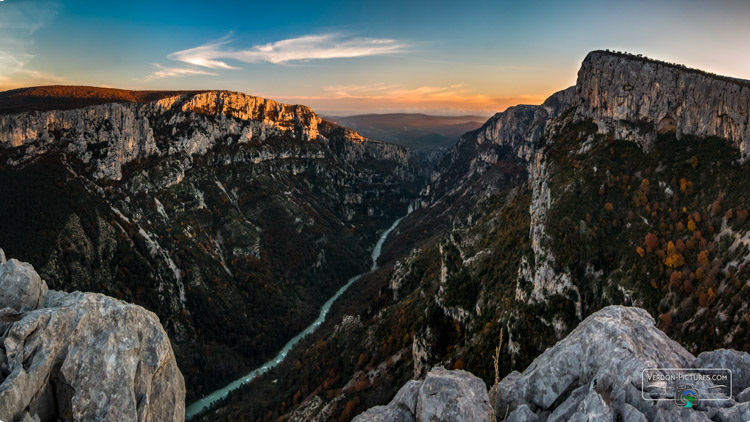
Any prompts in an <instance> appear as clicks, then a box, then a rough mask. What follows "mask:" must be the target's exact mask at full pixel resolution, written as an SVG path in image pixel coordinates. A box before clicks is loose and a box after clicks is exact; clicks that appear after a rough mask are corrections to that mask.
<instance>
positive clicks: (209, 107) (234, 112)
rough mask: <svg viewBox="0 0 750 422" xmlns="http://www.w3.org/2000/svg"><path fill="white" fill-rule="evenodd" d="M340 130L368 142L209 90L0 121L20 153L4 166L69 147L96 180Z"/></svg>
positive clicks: (306, 111) (307, 115)
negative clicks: (165, 159)
mask: <svg viewBox="0 0 750 422" xmlns="http://www.w3.org/2000/svg"><path fill="white" fill-rule="evenodd" d="M337 130H338V131H339V132H341V134H342V135H343V136H344V138H346V140H347V141H349V142H350V143H351V144H366V143H368V142H370V141H368V142H366V141H367V140H366V139H365V138H362V137H361V136H360V135H359V134H357V133H356V132H353V131H349V130H343V128H339V127H338V126H335V125H332V124H330V123H328V122H325V123H324V121H323V120H322V119H321V118H320V117H318V115H316V114H315V113H314V112H313V111H312V110H311V109H310V108H309V107H305V106H302V105H289V104H283V103H279V102H276V101H273V100H268V99H265V98H260V97H254V96H251V95H246V94H242V93H237V92H228V91H208V92H202V93H197V94H196V93H191V94H183V95H175V96H171V97H167V98H163V99H160V100H157V101H153V102H149V103H108V104H101V105H96V106H90V107H86V108H81V109H73V110H52V111H44V112H25V113H19V114H8V115H0V147H4V148H20V150H19V153H18V154H17V156H15V157H12V158H11V159H9V160H8V162H7V164H11V165H17V164H22V163H25V162H28V161H30V160H31V159H33V158H34V157H36V156H38V155H40V154H43V153H44V152H47V151H48V150H50V149H51V148H52V147H53V146H55V145H59V144H64V145H65V146H66V152H68V153H70V154H72V155H73V156H74V157H75V158H77V159H78V160H80V161H81V162H83V163H84V164H86V165H87V167H88V169H89V171H90V172H91V174H92V176H93V178H95V179H98V180H120V179H121V178H122V176H123V175H122V167H123V166H125V165H126V164H128V163H131V162H133V161H136V160H139V159H145V158H147V157H151V156H154V155H157V156H167V155H175V154H179V153H184V154H187V155H189V156H192V155H195V154H205V153H206V152H207V151H208V150H209V149H211V148H213V147H214V146H215V145H216V144H220V143H230V144H231V143H233V142H236V143H239V144H241V143H247V142H251V141H256V142H262V141H265V140H266V139H267V138H269V137H272V136H281V135H285V134H287V135H289V136H292V137H295V138H297V139H300V140H303V141H308V140H315V139H319V138H321V139H324V140H327V139H328V138H330V137H331V135H332V132H334V131H337ZM347 146H348V147H352V145H344V147H347ZM342 148H343V147H342ZM365 150H367V151H368V152H369V153H370V155H372V156H373V157H376V158H379V159H384V160H391V159H394V157H397V158H398V159H399V162H400V163H401V164H403V165H407V163H408V160H409V156H408V153H407V152H406V151H405V150H404V149H403V148H400V147H395V146H394V145H391V144H385V143H382V142H377V141H374V142H372V145H367V147H364V145H363V147H360V148H354V149H353V152H352V153H351V154H350V157H348V158H361V157H362V155H363V153H364V151H365ZM289 156H290V157H292V156H293V154H290V155H289Z"/></svg>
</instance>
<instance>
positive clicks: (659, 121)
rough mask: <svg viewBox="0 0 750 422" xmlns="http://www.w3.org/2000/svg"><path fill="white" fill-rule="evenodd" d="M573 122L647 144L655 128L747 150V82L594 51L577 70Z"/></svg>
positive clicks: (749, 93)
mask: <svg viewBox="0 0 750 422" xmlns="http://www.w3.org/2000/svg"><path fill="white" fill-rule="evenodd" d="M575 95H576V99H577V100H579V101H581V102H580V104H579V105H578V107H577V108H576V111H575V119H576V120H585V119H593V120H594V121H595V122H596V124H597V127H598V131H599V133H604V134H607V133H610V132H614V135H615V137H617V138H619V139H628V140H633V141H637V142H639V143H641V144H643V145H644V146H650V145H651V144H652V143H653V141H654V140H655V139H656V133H657V132H666V131H670V130H671V131H676V133H677V137H678V138H679V137H680V136H681V135H685V134H690V135H695V136H699V137H707V136H718V137H720V138H725V139H728V140H730V141H732V143H733V144H734V145H735V146H736V147H737V148H739V150H740V151H741V153H742V155H743V157H746V156H747V154H748V153H750V82H747V81H742V80H739V79H732V78H726V77H717V76H716V75H710V74H706V73H704V72H701V71H697V70H692V69H686V68H684V67H681V66H676V65H671V64H666V63H662V62H657V61H654V60H648V59H644V58H640V57H637V56H630V55H623V54H614V53H608V52H602V51H595V52H592V53H590V54H589V55H588V56H586V59H585V60H584V61H583V64H582V65H581V70H580V71H579V72H578V82H577V83H576V89H575Z"/></svg>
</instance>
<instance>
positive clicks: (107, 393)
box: [0, 260, 185, 421]
mask: <svg viewBox="0 0 750 422" xmlns="http://www.w3.org/2000/svg"><path fill="white" fill-rule="evenodd" d="M0 286H2V288H0V303H2V304H3V305H5V306H6V308H5V309H3V310H0V332H1V333H3V334H2V336H1V337H0V382H2V384H0V420H5V421H16V420H27V419H28V420H39V421H57V420H63V421H89V420H117V421H183V420H184V418H185V383H184V380H183V378H182V374H181V373H180V371H179V369H178V368H177V364H176V362H175V358H174V354H173V353H172V348H171V345H170V342H169V339H168V337H167V334H166V333H165V332H164V329H163V328H162V326H161V324H160V323H159V320H158V318H157V317H156V315H154V314H153V313H151V312H148V311H147V310H145V309H143V308H141V307H139V306H135V305H131V304H128V303H125V302H122V301H119V300H116V299H112V298H110V297H107V296H104V295H99V294H93V293H81V292H74V293H64V292H59V291H54V290H52V291H47V290H46V285H45V284H44V282H43V281H42V280H40V279H39V276H38V275H37V274H36V272H35V271H34V269H33V268H32V267H31V266H30V265H28V264H23V263H20V262H18V261H16V260H10V261H8V262H5V263H0ZM19 292H21V293H22V294H19Z"/></svg>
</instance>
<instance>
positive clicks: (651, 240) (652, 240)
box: [645, 233, 659, 251]
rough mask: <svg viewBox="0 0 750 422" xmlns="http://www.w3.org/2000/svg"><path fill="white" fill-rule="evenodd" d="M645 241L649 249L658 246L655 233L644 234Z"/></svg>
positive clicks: (654, 248)
mask: <svg viewBox="0 0 750 422" xmlns="http://www.w3.org/2000/svg"><path fill="white" fill-rule="evenodd" d="M645 242H646V248H647V249H648V250H651V251H653V250H656V248H657V247H658V246H659V238H658V237H656V235H655V234H653V233H649V234H647V235H646V239H645Z"/></svg>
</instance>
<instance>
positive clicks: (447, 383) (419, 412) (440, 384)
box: [354, 367, 491, 422]
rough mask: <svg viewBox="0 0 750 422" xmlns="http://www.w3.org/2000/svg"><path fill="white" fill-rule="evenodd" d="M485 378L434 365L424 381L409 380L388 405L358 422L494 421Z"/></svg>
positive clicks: (361, 416)
mask: <svg viewBox="0 0 750 422" xmlns="http://www.w3.org/2000/svg"><path fill="white" fill-rule="evenodd" d="M490 413H491V408H490V401H489V397H488V396H487V387H486V386H485V385H484V381H482V380H481V379H479V378H477V377H475V376H474V375H472V374H470V373H468V372H465V371H461V370H456V371H448V370H446V369H445V368H443V367H436V368H433V369H432V370H431V371H430V372H429V373H428V374H427V377H426V378H425V379H424V381H414V380H412V381H409V382H408V383H406V385H404V386H403V387H402V388H401V389H400V390H399V392H398V393H397V394H396V397H394V398H393V400H392V401H391V402H390V403H388V404H387V405H386V406H376V407H373V408H372V409H369V410H367V411H366V412H364V413H362V414H361V415H359V416H357V417H356V418H354V422H380V421H383V422H385V421H394V422H411V421H417V422H439V421H445V422H448V421H452V422H461V421H466V422H469V421H471V422H480V421H481V422H483V421H489V420H490Z"/></svg>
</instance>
